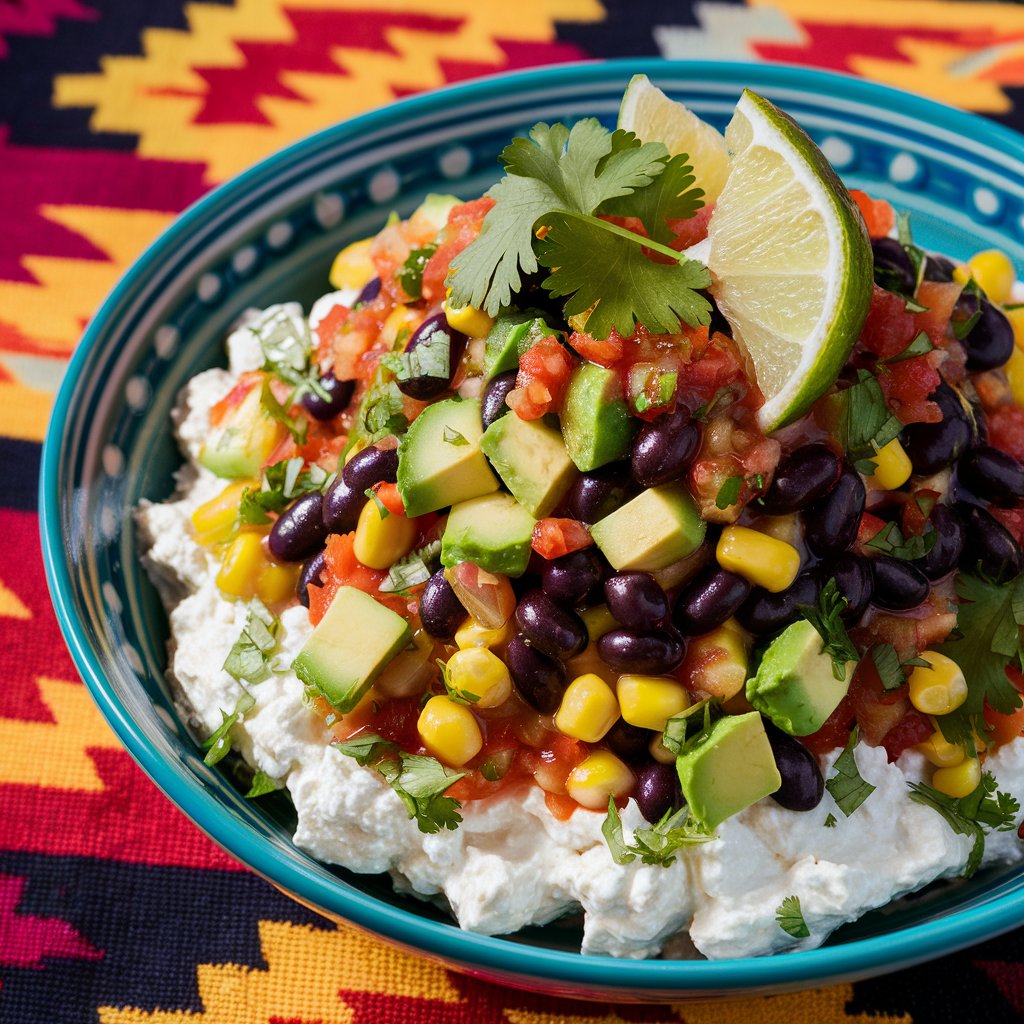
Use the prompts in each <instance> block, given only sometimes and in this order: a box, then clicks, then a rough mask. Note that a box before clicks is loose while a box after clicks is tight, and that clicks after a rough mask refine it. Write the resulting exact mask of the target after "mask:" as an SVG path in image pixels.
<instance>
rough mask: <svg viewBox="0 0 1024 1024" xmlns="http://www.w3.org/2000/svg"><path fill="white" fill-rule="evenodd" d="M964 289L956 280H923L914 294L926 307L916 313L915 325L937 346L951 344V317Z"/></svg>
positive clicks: (943, 346)
mask: <svg viewBox="0 0 1024 1024" xmlns="http://www.w3.org/2000/svg"><path fill="white" fill-rule="evenodd" d="M962 290H963V288H962V286H961V285H958V284H957V283H956V282H955V281H922V282H921V283H920V284H919V285H918V286H917V292H916V293H915V295H914V298H915V300H916V301H917V304H918V305H919V306H924V307H926V308H925V309H923V310H922V311H921V312H920V313H914V314H913V316H914V326H915V327H916V328H917V330H919V331H924V332H925V334H927V335H928V337H929V338H930V339H931V342H932V344H933V345H935V347H936V348H945V347H946V346H947V345H948V344H949V318H950V317H951V316H952V315H953V307H954V306H955V305H956V300H957V299H959V298H960V292H961V291H962Z"/></svg>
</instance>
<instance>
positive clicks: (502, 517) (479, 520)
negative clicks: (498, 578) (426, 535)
mask: <svg viewBox="0 0 1024 1024" xmlns="http://www.w3.org/2000/svg"><path fill="white" fill-rule="evenodd" d="M536 523H537V520H536V519H534V518H533V516H531V515H530V513H529V512H527V511H526V509H525V508H523V506H522V505H520V504H519V502H518V501H516V499H515V498H513V497H512V496H511V495H509V494H504V493H500V494H486V495H484V496H483V497H482V498H472V499H471V500H470V501H462V502H459V504H458V505H455V506H454V507H453V508H452V511H451V515H449V516H448V522H447V524H446V525H445V528H444V536H443V537H442V538H441V564H442V565H446V566H451V565H458V564H459V562H475V563H476V564H477V565H479V566H480V568H481V569H486V570H487V572H495V573H502V574H503V575H505V576H522V575H523V573H524V572H526V564H527V563H528V562H529V561H530V540H531V538H532V537H533V528H534V526H535V525H536Z"/></svg>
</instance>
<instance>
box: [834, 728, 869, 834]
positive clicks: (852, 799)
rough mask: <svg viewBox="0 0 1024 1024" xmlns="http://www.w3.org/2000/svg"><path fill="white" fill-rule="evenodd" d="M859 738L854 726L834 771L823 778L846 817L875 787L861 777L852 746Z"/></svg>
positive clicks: (857, 730) (837, 759) (855, 744)
mask: <svg viewBox="0 0 1024 1024" xmlns="http://www.w3.org/2000/svg"><path fill="white" fill-rule="evenodd" d="M858 739H860V730H859V729H858V728H854V730H853V732H852V733H851V734H850V739H849V740H848V741H847V743H846V747H845V748H844V750H843V752H842V753H841V754H840V755H839V756H838V757H837V758H836V763H835V770H836V773H835V775H833V776H832V777H831V778H829V779H826V780H825V788H826V789H827V790H828V791H829V793H831V794H832V799H833V800H835V802H836V805H837V806H838V807H839V810H841V811H842V812H843V814H845V815H846V817H847V818H848V817H849V816H850V815H851V814H853V812H854V811H855V810H857V808H858V807H860V805H861V804H862V803H864V801H865V800H867V798H868V797H869V796H871V794H872V793H873V792H874V791H875V787H874V786H872V785H871V783H870V782H865V781H864V779H863V778H861V774H860V769H859V768H858V767H857V759H856V757H854V754H853V748H854V747H856V746H857V740H858Z"/></svg>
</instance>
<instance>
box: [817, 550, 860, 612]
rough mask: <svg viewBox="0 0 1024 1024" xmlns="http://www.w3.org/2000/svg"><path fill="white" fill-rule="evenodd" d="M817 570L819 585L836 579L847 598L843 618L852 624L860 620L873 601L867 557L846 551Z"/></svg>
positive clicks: (840, 591) (822, 585)
mask: <svg viewBox="0 0 1024 1024" xmlns="http://www.w3.org/2000/svg"><path fill="white" fill-rule="evenodd" d="M815 571H816V573H817V576H818V584H819V586H821V587H824V586H825V584H826V583H828V581H829V580H830V579H834V580H835V581H836V589H837V590H838V592H839V593H840V594H841V595H842V596H843V597H845V598H846V607H845V609H844V610H843V612H842V617H843V619H844V620H845V621H846V622H847V623H851V624H852V623H856V622H859V621H860V618H861V616H862V615H863V614H864V613H865V612H866V611H867V609H868V605H869V604H870V603H871V588H872V576H871V566H870V565H869V564H868V561H867V559H865V558H861V557H860V556H859V555H855V554H853V553H852V552H846V553H845V554H842V555H837V556H836V557H835V558H832V559H829V560H828V561H827V562H822V563H821V565H819V566H817V567H816V569H815Z"/></svg>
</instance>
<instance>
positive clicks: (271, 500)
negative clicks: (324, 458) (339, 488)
mask: <svg viewBox="0 0 1024 1024" xmlns="http://www.w3.org/2000/svg"><path fill="white" fill-rule="evenodd" d="M304 465H305V460H304V459H303V458H302V457H301V456H299V455H297V456H295V458H293V459H284V460H283V461H281V462H275V463H274V464H273V465H272V466H268V467H267V468H266V469H265V470H264V471H263V480H262V483H261V484H260V487H259V488H258V489H257V490H253V489H252V488H249V487H247V488H245V490H243V491H242V499H241V501H240V502H239V504H238V519H239V522H242V523H249V524H255V525H260V524H263V523H269V522H270V516H268V515H267V513H268V512H283V511H284V510H285V509H286V508H287V507H288V505H289V504H290V503H291V502H292V501H293V500H294V499H295V498H301V497H302V495H304V494H310V493H312V492H313V491H324V490H326V489H327V488H328V487H329V486H330V485H331V483H333V481H334V476H333V475H332V474H330V473H328V472H327V471H326V470H325V469H321V468H320V466H318V465H316V463H312V464H311V465H310V467H309V468H308V469H306V470H303V466H304Z"/></svg>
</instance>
